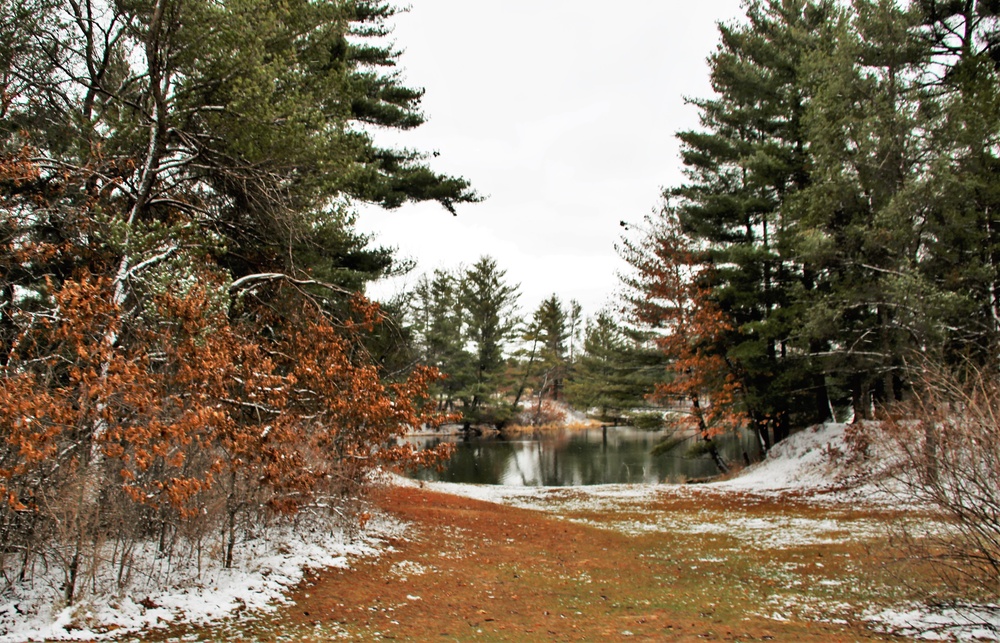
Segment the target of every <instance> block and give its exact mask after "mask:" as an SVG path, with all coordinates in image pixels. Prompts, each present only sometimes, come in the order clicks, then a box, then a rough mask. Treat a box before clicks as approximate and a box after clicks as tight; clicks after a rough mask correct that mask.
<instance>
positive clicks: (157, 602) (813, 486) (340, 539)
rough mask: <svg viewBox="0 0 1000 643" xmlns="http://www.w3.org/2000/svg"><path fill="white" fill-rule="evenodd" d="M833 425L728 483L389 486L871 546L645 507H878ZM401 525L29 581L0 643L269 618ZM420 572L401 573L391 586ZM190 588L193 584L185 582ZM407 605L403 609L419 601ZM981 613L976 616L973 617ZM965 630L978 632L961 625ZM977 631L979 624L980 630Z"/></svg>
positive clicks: (841, 533) (808, 522) (4, 606)
mask: <svg viewBox="0 0 1000 643" xmlns="http://www.w3.org/2000/svg"><path fill="white" fill-rule="evenodd" d="M844 429H845V425H843V424H827V425H823V426H820V427H816V428H813V429H808V430H806V431H802V432H800V433H798V434H796V435H793V436H791V437H790V438H788V439H787V440H785V441H783V442H782V443H781V444H779V445H778V446H776V447H775V448H774V449H772V450H771V453H770V454H769V456H768V458H767V459H766V460H765V461H764V462H761V463H759V464H757V465H754V466H752V467H749V468H747V469H745V470H744V471H742V472H741V473H740V474H739V475H738V476H736V477H734V478H732V479H729V480H725V481H721V482H716V483H712V484H704V485H642V484H633V485H628V484H616V485H600V486H592V487H573V488H568V487H523V486H517V487H514V486H491V485H469V484H452V483H429V482H416V481H413V480H409V479H406V478H401V477H396V476H392V477H391V480H392V481H393V483H394V484H399V485H412V486H418V485H419V486H422V487H427V488H429V489H432V490H435V491H440V492H443V493H449V494H455V495H461V496H466V497H470V498H475V499H478V500H484V501H488V502H495V503H501V504H508V505H513V506H518V507H524V508H529V509H536V510H547V511H551V512H553V513H555V514H557V515H559V514H560V513H563V512H566V513H573V512H582V511H608V512H613V511H616V510H620V511H621V512H622V514H624V513H626V510H627V512H628V514H629V516H630V517H629V518H627V519H623V520H620V521H613V522H605V523H602V524H597V523H595V525H596V526H598V527H601V528H611V529H616V530H621V531H623V532H625V533H647V532H650V531H655V532H663V533H667V532H674V533H725V534H729V535H732V536H734V537H736V538H739V539H740V540H743V541H745V542H747V543H752V544H753V545H755V546H757V547H765V548H784V547H790V546H794V545H796V544H806V543H818V542H836V541H838V540H841V541H842V540H846V539H857V538H870V537H872V536H873V534H875V532H876V531H877V530H878V529H879V528H880V525H879V524H877V522H875V521H872V520H866V519H864V518H854V519H846V518H830V519H825V518H823V519H809V518H802V517H792V516H774V517H769V518H754V517H748V516H746V515H742V514H741V512H740V511H739V509H738V508H737V509H730V510H727V511H724V512H720V511H714V512H710V514H709V513H706V514H705V515H703V516H702V515H693V516H689V517H688V518H685V519H684V520H679V519H677V517H675V516H671V515H666V514H664V513H663V512H655V511H651V510H647V509H644V506H646V505H648V504H650V501H651V500H653V499H654V498H656V497H657V496H658V495H660V494H672V495H675V496H676V495H686V496H689V497H694V496H697V495H699V494H728V493H732V492H736V493H740V494H745V495H749V496H754V495H765V496H774V495H781V494H785V493H790V492H791V493H794V494H795V495H796V497H797V499H799V500H803V501H823V502H835V503H847V504H849V503H856V502H858V501H872V500H878V498H876V496H875V495H874V494H872V493H871V488H868V489H867V490H865V489H863V492H862V493H858V491H857V489H855V490H854V491H853V492H852V491H850V490H846V491H845V490H844V484H843V480H844V479H845V471H844V469H843V467H842V466H841V465H839V464H838V462H839V460H838V459H837V458H836V457H834V456H835V454H837V453H843V452H844V451H845V450H846V449H845V448H844V441H843V437H844ZM402 531H403V526H401V525H400V524H399V523H397V522H394V521H392V520H391V519H389V518H387V517H384V516H382V517H378V518H377V519H375V520H372V521H371V522H369V524H368V526H367V528H366V533H365V534H363V535H362V536H356V537H354V538H351V537H349V536H347V535H345V534H344V533H343V532H342V531H337V530H333V531H331V530H329V529H328V530H326V531H324V530H319V531H318V532H317V531H313V532H308V531H303V530H291V529H289V530H287V531H286V532H285V533H281V534H270V537H269V539H268V540H267V541H266V542H265V541H263V540H261V541H258V542H254V543H246V544H245V545H244V547H243V549H242V551H241V558H242V560H244V561H246V563H245V564H244V566H243V567H242V568H241V569H239V570H236V569H233V570H225V569H221V568H218V567H216V568H213V569H210V570H207V571H204V572H203V573H202V574H200V575H198V574H196V573H194V572H193V571H192V570H178V571H177V573H176V574H175V577H178V578H183V579H186V581H182V582H177V583H175V586H174V587H168V588H157V589H155V590H154V589H149V590H147V591H141V592H138V593H136V592H132V594H131V595H130V596H129V597H126V598H115V597H113V596H111V595H110V594H108V593H105V594H98V595H96V596H93V597H91V598H90V599H89V600H87V601H85V602H82V603H80V604H78V605H75V606H74V607H73V608H62V609H59V608H57V607H46V605H52V604H53V598H52V597H53V596H54V595H57V594H58V591H57V590H56V589H55V588H57V587H58V586H59V582H60V581H59V579H57V578H52V579H48V582H45V581H44V580H43V581H40V582H38V583H36V586H35V588H34V589H24V590H22V591H20V592H19V594H18V595H17V596H16V597H13V598H10V597H7V598H6V599H5V600H6V602H0V643H8V642H10V643H13V642H14V641H27V640H40V639H52V640H73V639H75V640H80V639H86V640H95V639H97V640H99V639H107V638H111V637H113V636H121V635H122V634H125V633H129V632H141V631H143V630H146V629H149V628H154V627H164V626H167V625H170V624H176V623H207V622H210V621H213V620H218V619H222V618H225V617H228V616H232V615H234V614H238V613H247V614H249V613H252V612H254V611H268V610H274V609H276V608H277V606H279V605H281V604H283V603H285V602H286V601H287V600H288V599H287V598H286V595H287V592H288V591H289V589H290V588H291V587H293V586H294V585H295V584H297V583H298V582H299V581H300V580H301V579H302V577H303V573H304V571H305V570H306V569H309V568H321V567H344V566H346V565H348V564H349V560H350V559H351V558H354V557H361V556H374V555H378V552H379V548H380V547H381V546H382V540H381V539H383V538H385V537H388V536H398V535H399V534H400V533H401V532H402ZM425 572H426V570H424V569H420V568H417V567H405V566H400V567H399V568H398V569H397V568H393V571H392V573H393V574H394V575H397V576H399V577H401V578H402V577H406V576H411V575H419V574H422V573H425ZM192 579H196V580H192ZM418 599H419V597H413V598H412V600H418ZM983 614H987V616H985V617H984V616H983ZM992 614H996V611H993V612H990V613H983V612H980V613H978V614H971V619H970V612H969V611H964V612H963V611H957V610H949V609H937V610H930V609H926V608H919V607H915V606H908V607H905V608H901V609H899V610H881V611H877V612H873V613H872V614H870V615H869V617H868V618H869V621H870V622H871V623H872V625H873V627H875V628H876V629H878V628H884V629H885V630H887V631H892V632H902V633H903V634H904V635H906V636H911V637H913V638H922V639H925V640H975V639H977V638H978V639H989V640H1000V638H998V636H997V632H998V631H1000V622H994V623H993V626H992V629H991V627H990V626H989V624H988V623H989V619H990V618H996V617H995V616H992ZM970 620H971V621H975V623H977V624H970ZM984 620H985V621H986V622H987V625H985V626H983V625H981V623H982V622H983V621H984Z"/></svg>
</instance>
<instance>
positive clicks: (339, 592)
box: [188, 487, 893, 642]
mask: <svg viewBox="0 0 1000 643" xmlns="http://www.w3.org/2000/svg"><path fill="white" fill-rule="evenodd" d="M577 500H578V499H577V497H576V496H574V495H573V492H570V491H565V492H557V493H554V494H552V495H551V496H549V497H548V498H546V499H545V502H547V503H549V504H550V506H552V507H559V508H560V510H559V511H558V512H557V514H558V515H554V514H553V513H551V512H549V511H538V510H532V509H523V508H515V507H510V506H503V505H498V504H494V503H487V502H482V501H477V500H470V499H467V498H462V497H457V496H451V495H444V494H440V493H434V492H431V491H427V490H424V489H419V488H406V487H393V488H389V489H387V490H386V491H384V492H382V493H381V495H380V496H379V497H378V498H376V501H377V503H378V504H379V505H380V506H381V507H382V508H383V509H385V510H386V511H389V512H391V513H392V514H395V515H396V516H398V517H400V518H402V519H403V520H405V521H407V522H409V523H411V527H410V528H409V529H408V531H407V535H406V537H405V538H402V539H399V540H396V541H392V542H390V545H391V547H390V549H389V551H387V552H386V553H385V554H383V555H382V556H381V557H379V558H377V559H374V560H371V561H357V562H356V563H355V564H354V565H353V568H352V569H350V570H332V571H327V572H323V573H320V574H315V575H313V576H311V577H310V578H309V579H308V580H307V581H305V582H304V583H303V584H302V586H301V587H300V588H299V589H298V590H297V591H296V592H295V594H294V595H293V596H292V598H293V600H294V601H295V604H294V606H291V607H288V608H285V609H283V610H281V611H280V612H279V613H278V614H276V615H275V616H273V617H268V618H266V619H264V620H262V621H259V622H257V623H256V624H253V625H252V626H250V625H246V624H244V625H240V626H238V627H237V626H232V628H231V629H222V630H220V629H217V628H213V631H214V634H213V636H216V637H222V638H218V639H216V640H244V641H250V640H253V641H329V640H337V639H348V640H383V639H384V640H392V639H395V640H408V641H465V640H486V641H602V640H605V641H607V640H655V641H705V640H709V641H711V640H717V641H767V640H777V641H826V642H838V641H856V640H861V639H875V640H893V639H892V638H891V637H886V636H879V635H876V634H874V633H872V632H870V631H869V630H867V629H866V628H865V626H864V624H863V623H861V622H860V620H859V619H858V614H857V612H858V609H857V605H859V604H861V603H863V602H864V601H865V600H867V599H868V594H867V592H870V591H873V590H872V589H871V588H866V586H865V584H866V583H870V582H872V581H871V580H870V579H867V578H865V577H864V573H865V572H864V571H863V570H864V569H866V568H867V567H869V566H870V565H869V563H868V562H866V560H865V559H864V557H865V556H866V549H865V547H864V546H862V545H860V544H859V543H858V542H855V541H854V540H852V539H851V538H850V537H848V535H847V534H842V535H844V538H842V539H840V540H843V541H844V542H839V543H838V542H837V541H838V538H837V537H826V536H828V535H829V534H834V535H835V534H836V533H839V532H838V530H852V529H855V528H857V526H858V525H860V524H862V522H859V521H863V520H864V516H862V515H857V514H854V513H852V512H849V511H847V510H843V509H841V510H831V509H823V508H818V507H817V506H815V505H810V504H796V503H795V502H790V501H787V500H785V501H780V502H779V501H769V500H761V499H759V498H752V497H744V496H739V495H735V494H721V495H712V494H709V495H707V496H706V495H704V494H693V495H692V494H690V493H679V494H670V493H664V494H662V495H660V496H656V497H655V499H654V500H653V501H650V500H649V499H648V498H646V499H642V500H636V501H635V502H633V503H631V504H630V503H628V502H620V503H618V504H614V505H613V506H610V505H605V506H603V507H598V508H595V507H594V505H593V503H589V504H588V503H580V502H578V501H577ZM665 519H669V520H670V521H671V524H675V525H676V526H675V527H672V528H671V529H672V531H670V532H669V533H665V532H664V530H663V529H656V528H652V527H649V525H655V524H656V521H661V522H662V521H663V520H665ZM727 520H729V521H736V522H733V525H743V527H745V529H744V530H743V531H742V532H741V531H739V530H738V529H736V530H735V531H734V529H735V528H734V529H727V528H725V524H727V523H726V521H727ZM612 521H613V522H614V523H615V524H616V525H618V526H617V527H615V528H609V524H610V523H611V522H612ZM767 521H772V522H774V523H775V524H778V525H779V526H780V524H785V525H787V528H788V529H794V528H796V527H795V526H796V525H797V526H798V527H802V526H803V525H810V524H814V523H815V524H816V525H821V526H822V527H823V529H825V530H826V531H824V532H823V534H824V537H823V538H818V539H817V538H813V539H812V540H810V539H808V538H805V539H803V538H799V539H792V540H791V541H790V542H782V543H772V545H773V546H769V545H767V544H766V542H765V541H761V542H756V543H754V542H753V541H752V538H754V537H755V534H757V535H766V534H768V533H769V528H768V525H769V524H771V523H768V522H767ZM775 521H777V522H775ZM809 521H812V522H809ZM852 521H853V522H852ZM623 524H629V525H632V526H633V527H634V528H633V529H631V530H629V529H622V528H620V526H621V525H623ZM643 525H646V526H643ZM706 525H707V527H706ZM719 525H722V526H723V527H721V528H719V529H715V527H716V526H719ZM758 528H759V529H758ZM755 529H757V531H754V530H755ZM758 532H759V533H758ZM768 537H770V536H768ZM797 540H799V541H803V542H796V541H797ZM762 543H763V544H762ZM830 606H833V607H830ZM831 621H834V622H831ZM202 635H204V632H203V633H202ZM188 640H195V639H193V638H191V637H188ZM200 640H205V639H200Z"/></svg>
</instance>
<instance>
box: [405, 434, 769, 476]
mask: <svg viewBox="0 0 1000 643" xmlns="http://www.w3.org/2000/svg"><path fill="white" fill-rule="evenodd" d="M667 435H668V434H665V433H663V432H660V431H643V430H640V429H634V428H632V427H608V428H605V429H602V428H600V427H598V428H593V429H572V430H563V431H539V432H536V433H535V434H526V435H519V436H516V437H513V438H508V439H503V438H493V437H489V438H471V439H469V440H464V439H463V438H462V436H461V435H456V436H441V435H435V436H420V435H413V436H408V437H407V438H405V439H406V441H408V442H410V443H412V444H415V445H417V446H419V447H423V448H427V447H434V446H436V445H438V444H440V443H442V442H452V443H454V444H455V445H456V449H455V453H454V454H453V455H452V457H451V459H450V460H449V461H448V462H446V463H445V465H444V468H443V469H442V470H440V471H438V470H436V469H423V470H420V471H417V472H415V473H412V474H410V475H411V477H414V478H416V479H418V480H427V481H443V482H465V483H475V484H503V485H515V486H528V487H533V486H578V485H594V484H611V483H658V482H682V481H684V480H688V479H692V478H703V477H707V476H712V475H715V474H716V473H718V470H717V469H716V467H715V464H714V463H713V462H712V460H711V459H710V458H709V457H708V456H707V455H702V456H688V454H687V452H688V447H689V446H690V445H691V444H692V443H693V442H694V440H693V438H692V439H691V440H690V441H687V442H684V443H683V444H681V445H679V446H678V447H677V448H675V449H673V450H671V451H669V452H667V453H664V454H662V455H657V456H654V455H652V453H651V451H652V449H653V447H654V446H655V445H656V444H657V443H659V442H660V441H661V440H663V439H664V438H665V437H666V436H667ZM716 441H717V443H718V446H719V450H720V451H721V452H722V453H723V456H724V457H725V458H726V459H728V460H734V461H742V460H743V454H744V452H746V453H747V454H748V456H749V457H750V458H755V457H756V455H757V453H758V451H759V447H758V445H757V443H756V441H755V440H754V439H753V438H752V437H751V436H750V435H749V434H746V435H741V436H726V437H721V438H717V440H716Z"/></svg>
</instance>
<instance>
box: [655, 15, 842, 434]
mask: <svg viewBox="0 0 1000 643" xmlns="http://www.w3.org/2000/svg"><path fill="white" fill-rule="evenodd" d="M837 17H838V11H837V8H836V4H835V3H833V2H828V1H820V2H813V1H807V0H754V1H751V2H749V3H748V4H747V21H746V23H744V24H737V25H720V27H719V30H720V34H721V43H720V45H719V49H718V51H717V52H716V53H714V54H713V55H712V56H711V57H710V59H709V64H710V66H711V80H712V87H713V89H714V90H715V92H716V97H715V98H712V99H702V100H694V101H692V102H693V104H694V105H696V106H697V107H698V109H699V111H700V112H701V121H702V129H700V130H696V131H687V132H681V133H679V134H678V137H679V138H680V140H681V142H682V157H683V161H684V164H685V166H686V170H685V171H686V175H687V182H686V183H685V184H683V185H681V186H679V187H677V188H674V189H672V190H669V191H668V193H667V198H668V203H667V205H666V208H667V209H668V210H669V209H674V208H676V210H677V212H678V215H679V217H680V221H681V223H682V226H683V230H684V232H685V233H686V234H688V235H690V236H691V237H692V238H693V239H694V241H695V243H696V244H699V245H702V244H703V245H704V247H705V248H706V249H707V250H708V252H709V259H708V260H709V261H711V262H712V263H713V264H714V265H715V266H716V270H714V271H713V275H714V277H713V278H714V279H715V283H714V285H713V288H712V298H713V300H714V301H715V302H716V303H717V305H718V306H720V307H721V309H722V310H723V311H725V313H726V314H727V315H728V316H729V317H730V319H731V320H732V330H731V331H730V332H729V333H728V336H727V338H726V341H725V342H724V345H725V347H726V348H725V350H724V354H723V355H722V356H723V357H724V358H725V359H726V361H727V363H729V364H730V368H731V369H732V371H733V372H734V373H735V374H736V375H737V377H738V378H739V379H740V382H741V389H742V391H743V395H744V400H745V404H746V410H747V413H748V415H749V417H750V418H751V421H752V422H753V423H754V425H755V426H756V427H757V429H758V431H759V433H760V435H761V436H762V438H764V439H765V441H766V439H767V437H768V435H769V431H768V428H769V427H770V428H771V429H772V430H773V432H774V434H775V437H776V438H777V439H781V438H782V437H783V436H785V435H787V432H788V429H789V426H790V424H791V423H799V422H802V421H811V420H815V419H819V418H822V417H825V416H826V415H827V414H828V408H829V404H828V403H827V400H826V388H825V386H824V383H823V377H822V374H821V372H820V371H819V370H818V368H817V366H816V365H815V364H814V363H813V361H812V360H810V359H809V358H808V354H809V353H810V352H815V349H816V348H817V347H816V346H808V347H805V350H803V348H802V347H797V348H798V349H797V350H795V349H793V348H792V346H791V343H792V341H793V340H794V331H795V327H796V325H797V324H798V323H799V322H800V320H801V319H802V317H803V316H805V315H807V314H809V311H808V310H807V309H805V308H803V307H800V306H797V305H796V301H795V293H796V292H797V291H799V290H800V289H801V288H802V287H803V284H805V283H808V281H809V280H810V279H811V275H810V274H809V273H808V271H807V270H805V269H804V268H803V266H801V264H800V263H799V261H797V258H796V257H795V256H794V253H793V252H791V250H790V247H789V246H790V238H789V237H790V234H791V231H792V230H793V229H794V222H793V221H791V220H790V218H789V215H788V213H787V212H786V210H785V209H784V207H783V205H784V204H785V203H786V202H787V201H788V199H789V198H790V197H791V196H792V195H794V194H796V193H797V192H799V191H801V190H803V189H804V188H806V187H807V186H808V185H809V184H810V181H811V177H810V167H809V162H808V143H807V140H806V135H805V130H804V125H803V118H804V116H805V113H806V106H807V104H808V103H809V98H810V97H809V96H808V94H807V88H806V85H805V84H804V82H803V76H804V66H805V64H806V61H807V59H808V56H809V55H810V54H812V53H813V52H816V51H824V50H828V49H829V48H830V47H831V46H832V44H831V43H832V39H831V37H830V27H831V25H833V24H835V23H836V21H837Z"/></svg>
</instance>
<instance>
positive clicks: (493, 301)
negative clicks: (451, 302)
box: [459, 256, 520, 413]
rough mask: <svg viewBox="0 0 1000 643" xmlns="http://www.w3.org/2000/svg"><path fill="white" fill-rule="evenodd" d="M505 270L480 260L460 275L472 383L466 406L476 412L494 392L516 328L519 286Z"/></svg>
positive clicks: (484, 259) (491, 259) (460, 297)
mask: <svg viewBox="0 0 1000 643" xmlns="http://www.w3.org/2000/svg"><path fill="white" fill-rule="evenodd" d="M506 275H507V271H506V270H502V269H500V268H499V267H498V266H497V263H496V260H495V259H493V258H491V257H487V256H484V257H481V258H480V259H479V261H477V262H476V263H475V264H473V265H472V266H471V267H470V268H469V269H467V270H466V271H465V273H464V274H463V276H462V282H461V287H460V288H461V289H460V295H459V299H460V301H461V305H462V312H463V315H464V319H463V327H464V329H465V333H466V339H467V340H468V341H469V342H470V343H471V344H472V346H473V357H474V360H473V374H474V376H473V380H472V385H471V387H470V390H469V391H468V399H469V402H468V406H469V409H470V411H471V412H473V413H474V412H475V411H476V410H477V409H478V408H479V407H480V406H481V405H483V403H484V402H487V401H488V400H489V398H491V397H493V395H494V393H495V392H496V391H497V387H498V384H499V382H498V378H499V377H500V375H501V374H502V372H503V368H504V365H505V360H504V350H505V349H506V347H507V344H508V343H509V342H510V341H511V340H512V339H513V338H514V333H515V329H516V328H517V317H516V313H517V300H518V298H519V296H520V292H519V286H518V285H516V284H515V285H511V284H508V283H507V282H506V280H505V277H506Z"/></svg>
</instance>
